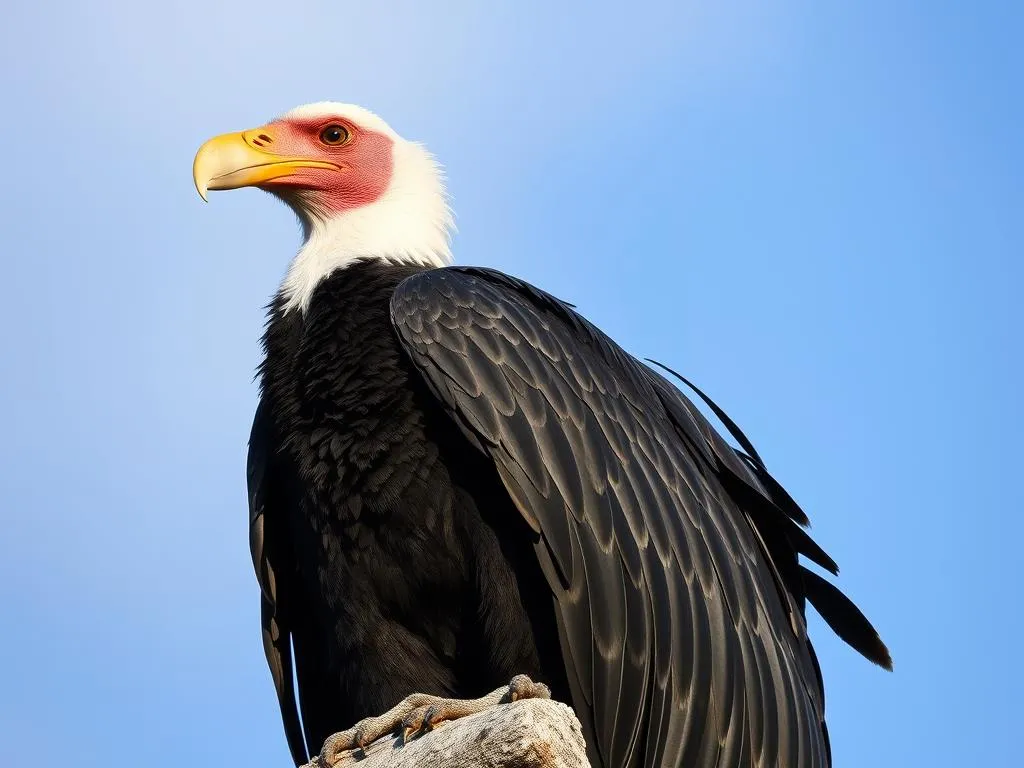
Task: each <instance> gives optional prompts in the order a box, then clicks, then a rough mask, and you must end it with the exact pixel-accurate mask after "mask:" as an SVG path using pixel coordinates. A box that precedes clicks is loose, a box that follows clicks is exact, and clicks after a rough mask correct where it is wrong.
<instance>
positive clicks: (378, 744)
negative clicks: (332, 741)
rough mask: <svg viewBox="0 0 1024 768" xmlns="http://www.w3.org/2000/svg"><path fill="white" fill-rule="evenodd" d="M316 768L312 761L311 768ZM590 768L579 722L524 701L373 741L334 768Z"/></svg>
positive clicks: (544, 703) (559, 707)
mask: <svg viewBox="0 0 1024 768" xmlns="http://www.w3.org/2000/svg"><path fill="white" fill-rule="evenodd" d="M310 766H312V768H316V761H315V760H314V762H313V763H310ZM356 766H358V768H590V763H589V762H587V753H586V747H585V746H584V743H583V733H582V731H581V730H580V724H579V721H578V720H577V719H576V715H575V714H574V713H573V711H572V709H570V708H569V707H567V706H566V705H565V704H560V703H558V702H556V701H551V700H548V699H524V700H521V701H516V702H513V703H511V704H499V705H497V706H494V707H491V708H490V709H488V710H486V711H484V712H481V713H479V714H476V715H471V716H469V717H464V718H462V719H459V720H455V721H453V722H449V723H443V724H441V725H440V726H438V727H437V728H435V729H434V730H433V731H431V732H429V733H427V734H424V735H423V736H419V737H418V738H415V739H413V740H411V741H410V742H409V743H408V744H405V743H403V742H402V739H401V738H400V737H388V738H385V739H380V740H378V741H375V742H374V743H373V744H371V745H370V746H368V747H367V748H366V749H365V750H357V751H355V752H352V753H349V754H348V755H346V756H345V757H344V758H343V759H342V761H341V762H340V763H338V764H337V768H356Z"/></svg>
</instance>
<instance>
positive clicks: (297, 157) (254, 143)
mask: <svg viewBox="0 0 1024 768" xmlns="http://www.w3.org/2000/svg"><path fill="white" fill-rule="evenodd" d="M192 175H193V180H194V181H195V185H196V189H197V190H198V192H199V194H200V196H201V197H202V198H203V199H204V200H206V199H207V195H208V192H210V191H212V190H227V189H238V188H240V187H258V188H259V189H262V190H265V191H267V192H270V193H272V194H274V195H275V196H277V197H279V198H280V199H282V200H284V201H285V202H286V203H287V204H288V205H289V206H290V207H291V208H292V209H293V210H294V211H295V213H296V214H297V215H298V217H299V219H300V221H301V222H302V225H303V231H304V234H305V244H304V246H303V248H302V250H301V251H300V252H299V254H298V256H297V257H296V259H295V261H294V262H293V263H292V267H291V269H290V270H289V274H288V277H286V279H285V282H284V284H283V285H282V290H283V291H284V293H285V295H286V299H287V300H288V306H289V307H290V306H298V307H301V308H303V309H304V308H305V307H306V305H307V304H308V302H309V299H310V296H311V294H312V291H313V290H314V289H315V287H316V285H317V284H318V283H319V282H320V281H321V280H322V279H323V278H324V277H326V276H327V275H328V274H330V273H331V272H333V271H334V270H335V269H338V268H341V267H344V266H346V265H347V264H349V263H351V262H353V261H355V260H357V259H373V258H378V259H385V260H389V261H394V262H412V263H422V264H425V265H428V266H443V265H444V264H447V263H449V262H450V261H451V252H450V249H449V240H450V232H451V230H452V229H453V228H454V227H453V219H452V214H451V210H450V209H449V207H448V204H447V196H446V194H445V190H444V180H443V174H442V172H441V169H440V167H439V165H438V164H437V163H436V161H435V160H434V158H433V156H432V155H430V153H429V152H427V151H426V149H425V148H424V147H423V146H422V145H420V144H418V143H416V142H411V141H406V140H405V139H403V138H402V137H401V136H399V135H398V134H397V133H396V132H395V131H394V130H392V128H391V127H390V126H389V125H388V124H387V123H386V122H384V121H383V120H382V119H381V118H379V117H378V116H377V115H375V114H374V113H372V112H370V111H369V110H367V109H363V108H362V107H358V106H355V105H353V104H339V103H336V102H321V103H317V104H309V105H306V106H303V107H298V108H296V109H293V110H292V111H290V112H288V113H286V114H285V115H283V116H282V117H279V118H277V119H275V120H272V121H271V122H269V123H267V124H266V125H263V126H260V127H259V128H253V129H250V130H245V131H238V132H236V133H225V134H221V135H220V136H215V137H214V138H212V139H210V140H209V141H207V142H206V143H205V144H203V146H202V147H200V148H199V151H198V152H197V153H196V157H195V160H194V162H193V164H192Z"/></svg>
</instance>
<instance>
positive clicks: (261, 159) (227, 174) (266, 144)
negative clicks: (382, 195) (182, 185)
mask: <svg viewBox="0 0 1024 768" xmlns="http://www.w3.org/2000/svg"><path fill="white" fill-rule="evenodd" d="M272 131H273V129H272V128H269V127H264V128H256V129H255V130H251V131H240V132H238V133H224V134H221V135H220V136H215V137H214V138H212V139H210V140H209V141H208V142H206V143H205V144H203V146H201V147H200V148H199V151H198V152H197V153H196V159H195V160H194V161H193V163H192V179H193V181H195V184H196V190H197V191H198V192H199V196H200V197H201V198H203V200H206V193H207V191H209V190H211V189H238V188H239V187H253V186H258V185H260V184H263V183H265V182H268V181H270V180H272V179H278V178H281V177H282V176H289V175H291V174H292V172H293V171H294V170H295V169H296V168H331V169H334V170H338V169H339V166H337V165H335V164H334V163H328V162H324V161H322V160H310V159H308V158H305V157H291V156H285V155H278V154H276V153H274V152H273V151H272V150H271V147H273V142H274V137H273V132H272Z"/></svg>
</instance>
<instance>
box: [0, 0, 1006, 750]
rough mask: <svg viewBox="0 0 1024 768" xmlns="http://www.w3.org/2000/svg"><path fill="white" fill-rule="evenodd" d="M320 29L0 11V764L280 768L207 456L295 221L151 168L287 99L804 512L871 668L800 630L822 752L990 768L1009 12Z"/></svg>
mask: <svg viewBox="0 0 1024 768" xmlns="http://www.w3.org/2000/svg"><path fill="white" fill-rule="evenodd" d="M143 5H146V6H147V7H145V8H144V7H142V6H143ZM347 5H348V4H342V3H302V2H293V3H288V4H281V3H270V2H266V0H254V1H253V2H250V3H245V4H240V3H238V4H222V5H221V6H220V7H205V4H204V3H199V2H179V3H174V4H161V5H160V6H159V9H158V10H157V7H156V6H151V4H135V3H131V4H129V3H111V2H102V1H100V2H94V3H90V4H78V3H74V4H73V3H68V2H57V3H52V4H49V5H48V6H47V7H46V8H45V10H43V9H41V7H40V8H39V9H29V7H28V6H29V4H28V3H21V4H18V5H17V6H16V7H13V8H11V9H7V10H5V12H4V15H5V22H4V25H3V27H2V28H0V90H2V93H3V103H4V105H5V106H4V109H3V115H4V117H3V126H4V131H3V146H4V163H3V166H4V175H5V183H4V184H3V185H2V186H0V203H2V205H0V245H2V254H3V276H4V279H5V282H6V285H7V289H6V290H5V300H4V301H3V302H2V303H0V328H2V329H3V330H2V334H3V339H2V348H3V350H4V352H5V357H6V364H5V365H4V374H3V376H2V377H0V403H2V404H3V407H4V411H5V414H4V415H5V419H4V420H5V429H4V434H5V439H4V440H3V441H2V442H0V467H2V469H0V482H2V488H3V492H4V493H3V496H4V501H3V504H2V505H0V520H2V523H3V533H2V534H0V605H2V606H3V620H2V622H0V623H2V626H3V627H4V628H5V631H4V632H2V633H0V658H3V659H4V660H5V669H4V671H3V675H2V677H3V684H2V686H0V690H2V692H3V695H2V696H0V764H3V765H27V764H29V761H33V760H34V761H38V760H42V761H44V762H47V761H48V760H50V759H53V758H54V757H55V756H60V757H62V758H63V759H71V760H73V762H74V763H75V765H76V766H79V767H80V768H91V767H92V766H97V768H99V767H101V766H102V767H103V768H107V766H109V765H111V764H112V763H114V764H116V763H118V762H126V761H129V760H134V759H138V758H139V757H141V756H145V757H146V759H147V761H148V763H149V764H151V765H154V766H168V767H169V768H170V767H171V766H173V767H174V768H178V767H179V766H182V765H216V764H222V763H223V762H224V761H226V760H230V761H231V763H232V764H235V765H246V766H285V765H287V764H288V762H287V752H286V749H285V745H284V738H283V735H282V732H281V728H280V725H279V721H278V715H277V711H276V703H275V701H274V696H273V693H272V688H271V685H270V680H269V674H268V673H267V671H266V668H265V666H264V662H263V658H262V648H261V645H260V640H259V632H258V623H259V622H258V602H257V589H256V584H255V579H254V577H253V575H252V572H251V564H250V561H249V554H248V551H247V546H248V545H247V535H246V508H245V504H246V502H245V490H244V483H245V480H244V459H245V441H246V438H247V435H248V429H249V422H250V419H251V416H252V411H253V408H254V405H255V387H254V384H253V382H252V376H253V372H254V369H255V366H256V364H257V362H258V353H259V349H258V337H259V334H260V330H261V327H262V321H263V313H262V307H263V305H264V304H265V302H266V301H267V299H268V297H269V296H270V294H271V293H272V292H273V291H274V289H275V287H276V285H277V283H278V281H279V279H280V277H281V276H282V274H283V271H284V269H285V267H286V264H287V262H288V260H289V258H290V256H291V255H292V254H293V253H294V251H295V249H296V247H297V245H298V237H299V232H298V227H297V224H296V222H295V220H294V218H293V217H292V215H291V214H290V213H288V211H287V210H286V209H285V208H284V207H283V206H281V205H280V204H278V203H276V202H275V201H274V200H273V199H272V198H270V197H269V196H266V195H263V194H262V193H259V192H257V191H252V190H249V191H240V192H235V193H232V194H217V195H214V196H213V197H212V200H211V203H210V204H209V205H204V204H202V203H201V201H200V200H199V198H198V197H197V196H196V194H195V191H194V189H193V188H192V184H191V178H190V173H191V162H192V157H193V154H194V152H195V150H196V149H197V148H198V146H199V145H200V143H201V142H202V141H203V140H205V139H206V138H208V137H209V136H211V135H213V134H215V133H220V132H222V131H226V130H232V129H239V128H245V127H250V126H254V125H257V124H259V123H261V122H263V121H265V120H266V119H268V118H270V117H273V116H274V115H276V114H278V113H280V112H283V111H285V110H286V109H288V108H290V107H292V106H295V105H297V104H300V103H304V102H308V101H316V100H321V99H326V98H331V99H336V100H342V101H354V102H357V103H361V104H363V105H364V106H367V107H370V108H371V109H374V110H375V111H377V112H379V113H380V114H381V115H382V116H383V117H385V119H387V120H388V121H389V122H390V123H391V124H392V125H393V126H394V127H395V128H396V129H397V130H398V131H399V132H400V133H402V134H403V135H405V136H407V137H409V138H416V139H420V140H423V141H425V142H426V143H427V144H428V145H429V146H430V147H431V149H433V150H434V152H435V153H436V154H438V155H439V157H440V158H441V160H442V161H443V162H444V163H445V165H446V166H447V169H448V174H449V177H450V188H451V191H452V193H453V195H454V199H455V207H456V212H457V215H458V224H459V229H460V234H459V236H458V238H457V240H456V243H455V251H456V254H457V258H458V260H459V261H460V262H461V263H464V264H466V263H469V264H484V265H489V266H495V267H499V268H501V269H504V270H506V271H508V272H512V273H514V274H517V275H519V276H521V277H523V278H526V279H528V280H530V281H532V282H534V283H536V284H538V285H540V286H542V287H545V288H546V289H548V290H550V291H551V292H553V293H555V294H556V295H559V296H561V297H563V298H565V299H568V300H571V301H573V302H574V303H576V304H577V305H579V306H580V308H581V309H582V310H583V311H584V312H585V313H586V314H587V315H588V316H589V317H590V318H591V319H593V320H594V321H595V322H597V323H598V324H599V325H601V326H602V327H604V328H605V329H606V330H607V331H608V332H609V333H611V334H612V335H613V336H614V337H616V338H617V339H618V340H619V341H620V342H622V343H623V344H624V345H625V346H626V347H627V349H629V350H630V351H632V352H634V353H636V354H638V355H642V356H651V357H657V358H659V359H661V360H664V361H665V362H667V363H669V364H671V365H673V366H674V367H677V368H678V369H680V370H681V371H683V372H685V373H686V374H687V375H689V376H691V377H692V378H693V379H695V380H696V381H697V382H698V383H699V384H700V385H702V386H703V387H704V388H705V389H706V390H707V391H708V392H709V393H710V394H711V395H712V396H713V397H715V398H716V399H717V400H718V401H719V402H720V403H721V404H722V405H723V406H725V408H726V409H727V410H728V411H729V413H730V414H731V415H732V416H733V417H734V418H735V419H736V420H737V421H738V422H739V423H740V425H741V426H742V427H743V428H744V429H745V431H746V432H747V433H748V435H750V436H751V437H752V439H753V440H754V442H755V444H756V445H757V447H758V448H759V450H760V452H761V453H762V455H763V456H764V457H765V459H766V461H767V462H768V464H769V467H770V468H771V469H772V470H773V472H774V473H775V475H776V476H777V477H778V478H779V479H780V480H781V481H782V482H783V483H784V484H785V485H786V486H787V487H788V488H789V489H790V490H791V491H792V492H793V494H794V496H795V497H796V498H797V499H798V500H799V501H800V502H801V503H802V504H803V505H804V507H805V508H806V509H807V510H808V512H809V514H810V515H811V517H812V520H813V522H814V529H813V533H814V535H815V537H816V538H817V540H818V541H819V542H820V543H821V544H822V545H824V547H825V548H826V549H827V550H828V551H829V552H830V553H831V554H832V555H833V556H834V557H835V559H836V560H837V561H838V562H839V564H840V566H841V567H842V568H843V573H842V579H841V584H842V586H843V588H844V589H845V590H846V591H847V593H848V594H850V595H851V596H853V597H854V598H855V599H856V600H857V601H858V603H859V604H860V605H861V606H862V607H863V608H864V609H865V610H866V611H867V613H868V614H869V615H870V616H871V618H872V619H873V620H874V621H875V623H876V624H877V626H878V627H879V629H880V630H881V631H882V633H883V635H884V637H885V639H886V640H887V641H888V642H889V644H890V646H891V648H892V651H893V654H894V657H895V663H896V672H895V674H893V675H888V674H885V673H883V672H881V671H879V670H877V669H876V668H874V667H872V666H870V665H868V664H867V662H864V661H862V660H861V659H860V658H859V657H858V656H856V655H855V654H854V653H853V652H852V651H850V650H848V649H847V648H846V647H845V646H843V645H842V644H841V643H840V642H839V641H838V640H837V639H835V638H834V637H833V636H832V635H831V634H830V633H829V632H827V630H826V629H825V628H824V627H823V626H822V625H821V624H820V622H817V623H816V624H815V626H814V629H815V638H816V647H817V648H818V651H819V655H820V657H821V662H822V667H823V669H824V674H825V679H826V689H827V706H828V716H829V722H830V728H831V733H832V743H833V747H834V752H835V756H836V765H837V766H839V767H840V768H841V767H843V766H863V765H876V766H907V765H922V766H923V765H929V766H960V765H1007V764H1010V763H1011V762H1016V760H1017V757H1018V755H1019V750H1018V748H1017V739H1016V733H1017V730H1018V728H1019V726H1018V724H1017V722H1016V718H1015V717H1013V715H1014V714H1015V713H1017V712H1019V711H1020V706H1019V700H1018V696H1017V694H1016V691H1017V690H1018V689H1019V688H1020V686H1021V685H1022V684H1024V676H1022V673H1021V664H1020V662H1019V649H1018V645H1019V637H1020V629H1021V627H1020V620H1019V614H1018V609H1017V606H1018V605H1019V603H1020V601H1019V598H1018V591H1019V588H1020V582H1021V578H1020V571H1019V568H1018V566H1017V562H1018V558H1019V557H1020V547H1019V544H1018V542H1019V541H1020V539H1021V536H1022V535H1024V528H1022V523H1021V515H1020V513H1021V502H1020V498H1019V493H1018V490H1017V485H1018V483H1019V479H1020V471H1019V466H1020V463H1021V460H1022V459H1024V456H1022V451H1021V449H1020V448H1019V442H1018V436H1019V432H1020V430H1021V427H1022V426H1024V424H1022V422H1024V419H1022V413H1021V405H1020V399H1019V398H1020V392H1021V391H1022V390H1024V376H1022V374H1021V364H1020V361H1019V357H1020V351H1021V346H1020V343H1019V333H1020V330H1021V326H1022V312H1021V309H1020V301H1019V284H1020V283H1021V280H1022V278H1024V270H1022V267H1021V262H1020V260H1021V257H1022V255H1024V247H1022V246H1024V237H1022V231H1021V229H1022V222H1024V215H1022V214H1024V188H1022V186H1024V182H1022V179H1024V149H1022V144H1021V141H1020V137H1021V135H1022V134H1024V130H1022V129H1024V125H1022V123H1024V120H1022V117H1024V110H1022V107H1021V103H1020V98H1019V94H1020V91H1021V87H1022V83H1021V79H1022V78H1021V75H1022V72H1024V53H1022V52H1021V48H1020V46H1019V30H1020V29H1021V25H1022V22H1024V10H1022V8H1024V6H1021V5H1020V4H1011V3H1009V2H1006V3H999V2H976V3H972V4H964V3H953V2H948V1H947V2H924V1H923V0H919V1H913V0H896V1H895V2H892V1H890V2H881V1H865V2H858V3H854V2H848V3H844V4H842V6H841V7H840V6H839V4H829V3H819V2H812V1H811V0H779V2H776V3H771V4H765V3H758V2H754V0H717V2H708V1H706V0H702V1H701V2H685V3H662V4H652V3H647V2H631V3H628V4H625V5H623V4H619V3H616V4H603V3H588V4H579V5H573V4H563V5H562V6H561V10H558V11H557V12H556V11H553V10H551V6H553V5H554V4H549V3H542V2H517V3H491V4H484V3H474V2H463V3H455V2H452V3H430V4H426V3H412V2H408V3H375V4H369V3H362V4H356V5H354V7H347ZM149 6H151V7H149ZM371 6H372V8H373V10H370V8H371ZM427 6H430V7H429V8H428V7H427Z"/></svg>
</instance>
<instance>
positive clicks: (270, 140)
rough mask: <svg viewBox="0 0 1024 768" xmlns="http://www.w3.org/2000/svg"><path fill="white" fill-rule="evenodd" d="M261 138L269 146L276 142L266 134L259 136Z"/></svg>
mask: <svg viewBox="0 0 1024 768" xmlns="http://www.w3.org/2000/svg"><path fill="white" fill-rule="evenodd" d="M259 138H261V139H263V140H264V141H265V142H267V144H270V143H271V142H273V141H274V140H273V139H272V138H270V137H269V136H267V134H265V133H261V134H260V135H259Z"/></svg>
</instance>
